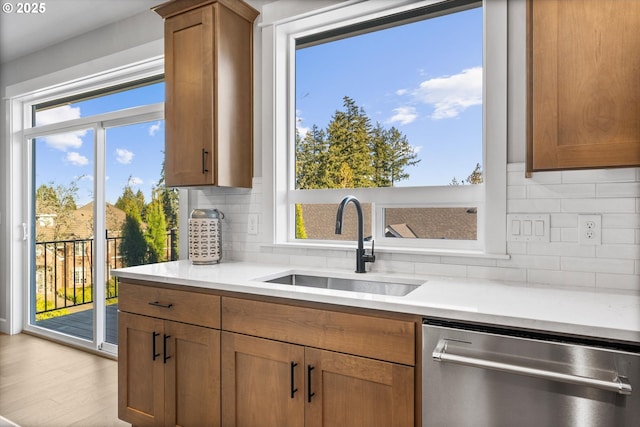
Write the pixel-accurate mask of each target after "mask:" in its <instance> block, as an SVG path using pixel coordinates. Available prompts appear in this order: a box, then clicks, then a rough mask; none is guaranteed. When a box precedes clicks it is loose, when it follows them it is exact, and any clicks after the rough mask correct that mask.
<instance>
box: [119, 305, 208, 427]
mask: <svg viewBox="0 0 640 427" xmlns="http://www.w3.org/2000/svg"><path fill="white" fill-rule="evenodd" d="M118 334H119V342H118V387H119V391H118V416H119V418H121V419H122V420H125V421H127V422H130V423H131V424H133V425H134V426H140V427H143V426H183V427H189V426H194V427H199V426H219V425H220V388H219V387H220V386H219V385H220V344H219V343H220V331H218V330H215V329H209V328H204V327H200V326H194V325H188V324H185V323H179V322H174V321H169V320H163V319H157V318H153V317H147V316H141V315H137V314H132V313H125V312H120V313H119V319H118Z"/></svg>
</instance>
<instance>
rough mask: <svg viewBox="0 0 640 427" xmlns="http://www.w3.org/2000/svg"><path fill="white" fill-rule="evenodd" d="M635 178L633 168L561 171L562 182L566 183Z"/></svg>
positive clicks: (622, 180) (630, 179)
mask: <svg viewBox="0 0 640 427" xmlns="http://www.w3.org/2000/svg"><path fill="white" fill-rule="evenodd" d="M635 180H636V171H635V170H634V169H633V168H618V169H587V170H573V171H563V172H562V182H563V183H566V184H572V183H581V182H595V183H601V182H628V181H635Z"/></svg>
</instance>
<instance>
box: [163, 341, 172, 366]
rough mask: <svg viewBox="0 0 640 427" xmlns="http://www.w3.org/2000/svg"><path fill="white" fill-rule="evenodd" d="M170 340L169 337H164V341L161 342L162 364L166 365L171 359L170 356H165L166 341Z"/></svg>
mask: <svg viewBox="0 0 640 427" xmlns="http://www.w3.org/2000/svg"><path fill="white" fill-rule="evenodd" d="M169 338H171V335H167V334H165V335H164V339H163V340H162V352H163V353H164V354H163V355H162V363H167V360H169V359H171V356H167V340H168V339H169Z"/></svg>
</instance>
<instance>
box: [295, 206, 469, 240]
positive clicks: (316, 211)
mask: <svg viewBox="0 0 640 427" xmlns="http://www.w3.org/2000/svg"><path fill="white" fill-rule="evenodd" d="M362 208H363V209H362V210H363V213H364V215H363V216H364V236H365V239H366V238H367V237H369V238H370V236H371V215H370V213H369V212H370V211H371V206H370V204H367V203H363V204H362ZM336 212H337V204H303V205H302V218H303V220H304V226H305V231H306V233H307V238H308V239H319V240H356V238H357V215H356V209H355V207H353V206H351V205H348V206H347V207H346V209H345V211H344V212H345V215H344V221H343V231H342V234H341V235H337V234H335V223H336ZM477 216H478V215H477V214H476V210H475V208H466V207H461V208H386V209H385V219H386V221H385V223H386V227H385V228H386V229H387V230H386V234H387V237H403V238H421V239H455V240H476V239H477V229H478V224H477Z"/></svg>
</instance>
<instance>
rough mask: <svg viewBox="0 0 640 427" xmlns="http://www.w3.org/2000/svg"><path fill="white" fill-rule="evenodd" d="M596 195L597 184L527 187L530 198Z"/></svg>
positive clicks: (588, 196)
mask: <svg viewBox="0 0 640 427" xmlns="http://www.w3.org/2000/svg"><path fill="white" fill-rule="evenodd" d="M595 195H596V185H595V184H554V185H530V186H529V187H527V196H528V197H529V198H530V199H566V198H592V197H595Z"/></svg>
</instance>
